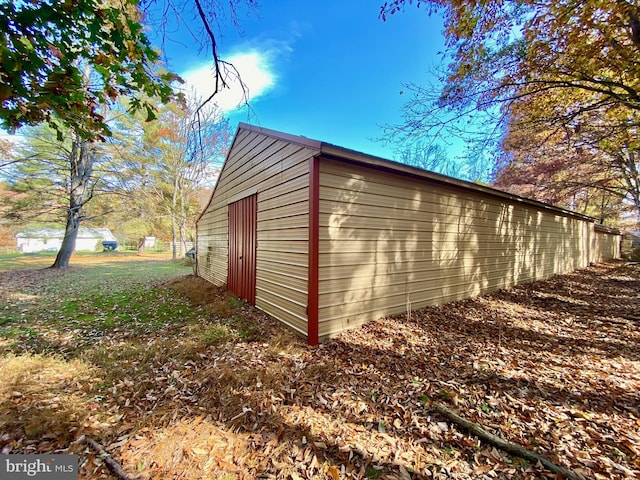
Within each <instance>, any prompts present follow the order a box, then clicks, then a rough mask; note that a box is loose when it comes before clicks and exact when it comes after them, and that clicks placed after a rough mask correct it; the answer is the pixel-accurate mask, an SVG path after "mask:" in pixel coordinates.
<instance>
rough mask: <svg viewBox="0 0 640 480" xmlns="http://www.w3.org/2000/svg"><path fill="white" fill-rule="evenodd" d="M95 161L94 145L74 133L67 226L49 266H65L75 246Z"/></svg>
mask: <svg viewBox="0 0 640 480" xmlns="http://www.w3.org/2000/svg"><path fill="white" fill-rule="evenodd" d="M94 161H95V146H94V145H93V144H92V143H91V142H89V141H86V140H82V139H81V138H80V137H79V136H78V135H77V134H74V138H73V145H72V148H71V155H70V157H69V167H70V176H69V179H70V182H69V186H70V189H69V211H68V213H67V226H66V228H65V233H64V239H63V240H62V245H61V246H60V251H59V252H58V255H57V256H56V260H55V262H54V263H53V265H51V268H67V267H68V266H69V262H70V260H71V255H72V254H73V251H74V250H75V247H76V238H77V237H78V230H79V229H80V222H81V221H82V219H83V217H82V209H83V207H84V206H85V204H86V203H87V202H88V201H89V200H90V199H91V193H92V192H91V191H90V189H89V180H90V179H91V173H92V171H93V164H94Z"/></svg>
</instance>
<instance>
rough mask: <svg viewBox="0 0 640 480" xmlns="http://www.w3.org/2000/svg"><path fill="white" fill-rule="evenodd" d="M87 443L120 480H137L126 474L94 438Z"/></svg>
mask: <svg viewBox="0 0 640 480" xmlns="http://www.w3.org/2000/svg"><path fill="white" fill-rule="evenodd" d="M86 442H87V443H88V444H89V445H90V446H91V447H92V448H93V449H94V450H95V451H96V452H98V455H100V458H101V459H102V461H103V462H104V463H105V465H106V466H107V468H108V469H109V470H110V471H111V473H113V475H115V476H116V477H117V478H119V479H120V480H135V478H134V477H130V476H129V475H128V474H127V472H125V471H124V470H123V469H122V467H121V466H120V464H119V463H118V462H116V461H115V460H114V459H113V457H112V456H111V454H109V452H107V451H106V450H105V449H104V447H103V446H102V445H100V444H99V443H98V442H96V441H95V440H94V439H93V438H90V437H87V439H86Z"/></svg>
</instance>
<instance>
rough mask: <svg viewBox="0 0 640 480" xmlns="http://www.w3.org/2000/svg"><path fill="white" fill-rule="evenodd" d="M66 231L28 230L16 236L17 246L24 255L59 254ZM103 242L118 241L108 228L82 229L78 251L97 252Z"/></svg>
mask: <svg viewBox="0 0 640 480" xmlns="http://www.w3.org/2000/svg"><path fill="white" fill-rule="evenodd" d="M63 238H64V229H62V228H38V229H28V230H25V231H23V232H20V233H18V234H17V235H16V245H17V247H18V250H19V251H20V252H22V253H35V252H57V251H58V250H60V246H61V245H62V239H63ZM103 241H114V242H115V241H116V237H114V236H113V233H111V230H109V229H108V228H86V227H80V230H79V231H78V237H77V238H76V251H95V250H99V249H101V248H102V242H103Z"/></svg>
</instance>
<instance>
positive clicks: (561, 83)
mask: <svg viewBox="0 0 640 480" xmlns="http://www.w3.org/2000/svg"><path fill="white" fill-rule="evenodd" d="M412 3H414V2H411V1H405V0H396V1H391V2H386V3H385V4H384V5H383V6H382V7H381V11H380V16H381V17H382V19H387V18H388V16H389V15H391V14H394V13H396V12H399V11H403V10H406V7H407V6H408V5H409V4H412ZM415 3H416V5H418V7H420V8H421V9H426V10H427V12H428V13H429V14H434V13H435V14H440V15H442V17H443V20H444V35H445V39H446V52H445V62H446V66H445V67H444V68H443V70H442V71H441V72H440V77H439V79H440V87H439V88H429V87H424V86H421V85H416V84H409V85H407V86H406V90H405V94H407V93H408V97H409V98H410V100H409V101H408V102H407V104H406V105H405V110H404V120H403V122H402V123H401V124H400V125H396V126H393V127H390V128H389V129H388V131H387V133H388V135H389V138H391V139H392V140H395V141H397V142H410V141H415V140H416V139H421V138H425V137H427V138H433V137H434V136H443V135H459V136H462V137H464V138H466V139H470V138H471V139H473V140H475V141H477V142H478V143H479V144H481V145H482V146H484V147H486V146H487V145H491V146H492V147H493V148H494V149H495V152H496V154H504V153H506V158H509V157H511V158H513V159H514V161H515V163H514V165H513V168H517V167H518V159H519V158H523V157H524V156H527V155H528V156H529V157H530V159H531V158H535V159H536V160H535V161H541V162H545V163H548V162H550V161H557V160H560V159H563V161H564V162H565V163H567V164H569V163H572V162H584V161H586V160H588V161H592V160H593V161H594V162H604V164H606V168H605V171H607V175H617V176H616V178H615V182H617V183H618V185H623V186H624V188H626V193H625V194H624V203H625V204H626V205H631V206H632V208H633V209H635V210H636V212H637V211H640V201H639V200H638V198H637V195H636V193H637V189H638V177H637V171H638V152H639V150H640V148H639V145H638V135H637V131H638V127H639V126H640V5H639V4H638V2H634V1H628V0H615V1H607V2H603V1H601V0H583V1H577V0H520V1H512V2H510V1H506V2H505V1H502V0H427V1H419V2H415ZM565 132H571V135H570V137H571V138H570V141H568V142H565V141H559V140H558V139H559V138H561V137H562V135H563V134H564V133H565ZM527 136H529V137H530V138H532V139H533V138H535V139H536V141H537V142H538V144H544V143H545V142H547V141H549V142H551V144H552V145H553V148H551V147H541V148H542V149H538V148H537V147H536V146H535V144H534V142H522V141H520V140H517V139H516V138H520V139H522V138H525V137H527ZM534 147H535V148H534ZM545 148H546V150H545ZM576 148H578V150H580V151H581V152H582V153H580V154H578V155H576V154H574V153H576V152H577V151H576ZM522 149H525V150H522ZM560 149H564V150H563V153H562V154H561V155H557V152H558V151H559V150H560ZM534 150H535V152H534ZM550 150H554V151H555V153H554V155H556V156H555V157H554V158H553V159H551V158H548V157H547V158H542V157H541V155H549V154H550ZM584 152H588V153H589V154H588V155H587V156H585V155H583V153H584ZM504 158H505V157H504V156H503V159H504ZM502 166H504V163H503V165H502ZM528 166H531V160H530V161H529V162H528ZM544 166H545V165H543V167H544ZM597 166H598V165H596V164H594V165H592V167H594V169H595V170H598V172H600V173H602V170H601V169H599V168H595V167H597ZM600 173H598V174H597V175H596V174H594V175H596V176H593V177H591V180H593V181H596V182H597V183H600V184H602V182H601V179H600V178H599V175H600Z"/></svg>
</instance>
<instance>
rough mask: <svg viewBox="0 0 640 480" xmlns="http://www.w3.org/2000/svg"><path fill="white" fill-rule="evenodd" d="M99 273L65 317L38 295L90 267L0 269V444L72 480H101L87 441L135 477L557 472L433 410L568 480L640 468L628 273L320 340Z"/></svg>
mask: <svg viewBox="0 0 640 480" xmlns="http://www.w3.org/2000/svg"><path fill="white" fill-rule="evenodd" d="M136 265H137V264H136V262H130V263H129V264H128V265H127V270H126V273H127V274H128V275H132V272H133V273H134V274H135V272H136V268H138V267H137V266H136ZM101 268H104V271H103V272H102V274H103V275H106V274H109V273H110V274H111V275H113V276H114V277H115V278H117V279H118V280H117V284H118V285H121V289H120V290H117V289H116V290H117V291H116V293H117V295H120V297H118V298H121V300H120V301H119V303H118V301H116V300H113V301H111V300H109V301H108V300H107V299H105V298H104V292H102V294H101V295H102V297H101V300H100V301H101V303H100V305H101V306H99V307H96V305H95V302H93V303H92V301H90V300H89V298H88V297H85V296H83V294H80V293H76V294H75V297H76V303H78V302H80V304H81V305H82V308H81V309H75V310H74V309H73V308H71V307H69V305H70V303H64V302H62V303H61V304H57V306H54V307H49V308H47V309H43V308H42V307H41V304H42V302H44V301H50V299H51V298H53V297H47V295H49V293H47V292H52V293H50V295H55V291H56V288H57V287H56V285H61V287H60V288H61V289H62V290H63V291H64V292H65V293H64V294H65V295H67V296H68V295H71V293H69V292H70V291H72V290H65V289H68V288H71V287H69V285H73V284H74V283H76V284H77V282H73V281H72V280H73V279H74V278H75V277H74V276H78V275H80V276H82V275H86V270H83V269H81V268H78V269H73V268H72V269H70V270H69V271H68V272H64V273H60V272H54V271H51V270H44V271H42V270H35V271H12V272H3V273H2V274H1V275H2V277H1V278H2V279H1V280H0V299H2V300H3V301H4V304H5V305H7V307H5V309H4V310H1V309H0V315H2V312H3V311H4V312H5V317H4V320H3V319H2V318H1V317H0V327H1V328H2V329H3V330H0V334H2V335H3V337H0V349H1V350H2V357H1V358H0V434H1V435H2V436H1V437H0V447H1V448H2V452H3V453H40V452H47V453H76V454H78V455H80V461H81V464H82V469H81V475H80V477H81V478H87V479H98V478H109V475H110V474H109V472H108V470H107V469H106V468H105V466H104V463H103V461H102V460H101V459H100V458H99V456H98V455H97V454H96V452H95V451H94V450H93V449H91V448H90V447H88V446H87V445H86V442H85V440H86V438H87V437H91V438H93V439H95V440H97V441H98V442H99V443H101V444H102V445H103V446H104V447H105V448H106V449H107V451H108V452H109V453H110V454H111V455H112V457H113V458H114V459H115V460H117V461H118V462H119V463H120V464H121V465H122V467H123V469H124V470H125V471H126V472H127V473H128V474H129V475H130V476H131V478H136V477H138V478H144V479H164V478H174V479H201V478H216V479H227V480H231V479H249V478H282V479H289V478H290V479H294V480H295V479H302V478H309V479H311V478H314V479H315V478H318V479H331V480H337V479H340V478H345V479H346V478H385V479H410V478H414V479H423V478H456V479H465V478H474V479H476V478H480V479H482V478H486V479H493V478H520V479H525V478H555V475H554V474H552V473H550V472H548V471H546V470H545V469H544V468H542V466H541V465H536V464H532V463H530V462H528V461H526V460H523V459H520V458H515V457H512V456H510V455H508V454H506V453H504V452H503V451H500V450H498V449H496V448H495V447H492V446H491V445H488V444H485V443H483V442H481V441H479V440H478V439H477V438H476V437H474V436H472V435H470V434H468V433H467V432H465V431H464V430H461V429H459V428H458V427H457V426H455V425H453V424H452V423H450V422H449V421H447V420H446V419H445V418H444V417H442V416H441V415H439V414H438V413H437V412H435V410H434V408H433V404H434V402H436V401H437V402H440V403H442V404H444V405H446V406H448V407H449V408H450V409H451V410H454V411H455V412H457V413H458V414H459V415H461V416H463V417H465V418H467V419H468V420H471V421H473V422H476V423H478V424H480V425H482V426H483V427H484V428H485V429H486V430H488V431H489V432H491V433H493V434H495V435H498V436H501V437H503V438H504V439H506V440H508V441H510V442H512V443H516V444H519V445H522V446H524V447H526V448H528V449H530V450H533V451H535V452H537V453H540V454H542V455H544V456H546V457H548V458H549V459H550V460H551V461H553V462H554V463H557V464H558V465H561V466H564V467H567V468H570V469H571V470H573V471H574V472H575V473H576V474H577V475H578V476H579V477H583V478H585V479H588V478H596V479H622V478H638V477H640V433H639V432H640V413H639V412H640V332H639V326H640V309H639V308H638V305H639V304H640V266H639V265H637V264H622V263H611V264H603V265H598V266H593V267H590V268H587V269H584V270H581V271H578V272H575V273H572V274H569V275H563V276H556V277H553V278H551V279H549V280H546V281H542V282H536V283H534V284H529V285H525V286H520V287H516V288H513V289H510V290H506V291H500V292H497V293H494V294H492V295H488V296H484V297H480V298H477V299H471V300H467V301H463V302H457V303H452V304H448V305H444V306H440V307H432V308H427V309H424V310H421V311H418V312H413V314H412V316H411V318H406V316H398V317H394V318H385V319H380V320H378V321H375V322H371V323H369V324H367V325H366V326H364V327H363V328H360V329H356V330H352V331H349V332H346V333H344V334H342V335H340V336H339V337H337V338H335V339H332V340H330V341H327V342H325V343H323V344H321V345H320V347H318V348H308V347H307V346H306V345H305V343H304V342H303V341H302V340H301V339H299V338H297V337H295V336H294V335H292V334H291V333H289V332H288V331H286V330H284V329H283V328H281V327H280V326H279V325H278V324H277V323H276V322H274V321H273V320H272V319H270V318H268V317H267V316H266V315H264V314H263V313H261V312H259V311H257V310H255V309H253V308H250V307H247V306H245V305H243V304H242V303H241V302H238V301H237V300H236V299H235V298H234V297H232V296H231V295H229V294H228V293H225V292H223V291H220V290H219V289H217V288H215V287H213V286H211V285H210V284H207V283H206V282H204V281H203V280H201V279H199V278H197V277H194V276H193V275H185V274H186V273H188V272H187V271H182V273H181V274H180V275H178V273H180V272H179V271H178V270H171V272H170V273H169V272H168V273H167V274H166V275H164V276H163V275H158V276H153V275H150V274H148V273H145V278H146V279H147V280H146V283H145V284H144V285H145V288H146V289H147V290H146V293H145V294H142V293H140V292H141V291H142V290H141V289H140V288H141V286H140V285H138V286H136V289H137V290H135V291H136V292H138V293H137V294H136V295H130V294H127V293H126V292H127V288H126V285H127V282H129V281H133V280H126V279H124V280H123V279H122V278H121V277H118V275H122V274H124V273H125V272H123V271H115V270H114V271H110V270H109V269H108V267H101ZM145 268H149V267H148V266H147V267H145ZM145 272H146V271H145ZM132 278H136V276H135V275H133V277H132ZM63 287H64V288H63ZM116 293H114V295H115V294H116ZM141 295H144V297H145V298H144V302H139V301H138V299H137V297H139V296H141ZM169 299H173V301H172V302H169ZM168 303H175V304H177V305H178V307H175V306H173V305H171V306H169V305H168ZM176 308H177V310H176ZM52 310H54V311H55V312H57V313H55V314H51V311H52ZM8 312H11V313H10V314H9V313H8ZM16 312H17V313H16ZM118 312H120V313H119V314H118ZM149 312H151V313H149ZM154 319H155V320H154ZM69 325H70V326H69ZM25 332H27V333H25Z"/></svg>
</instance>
